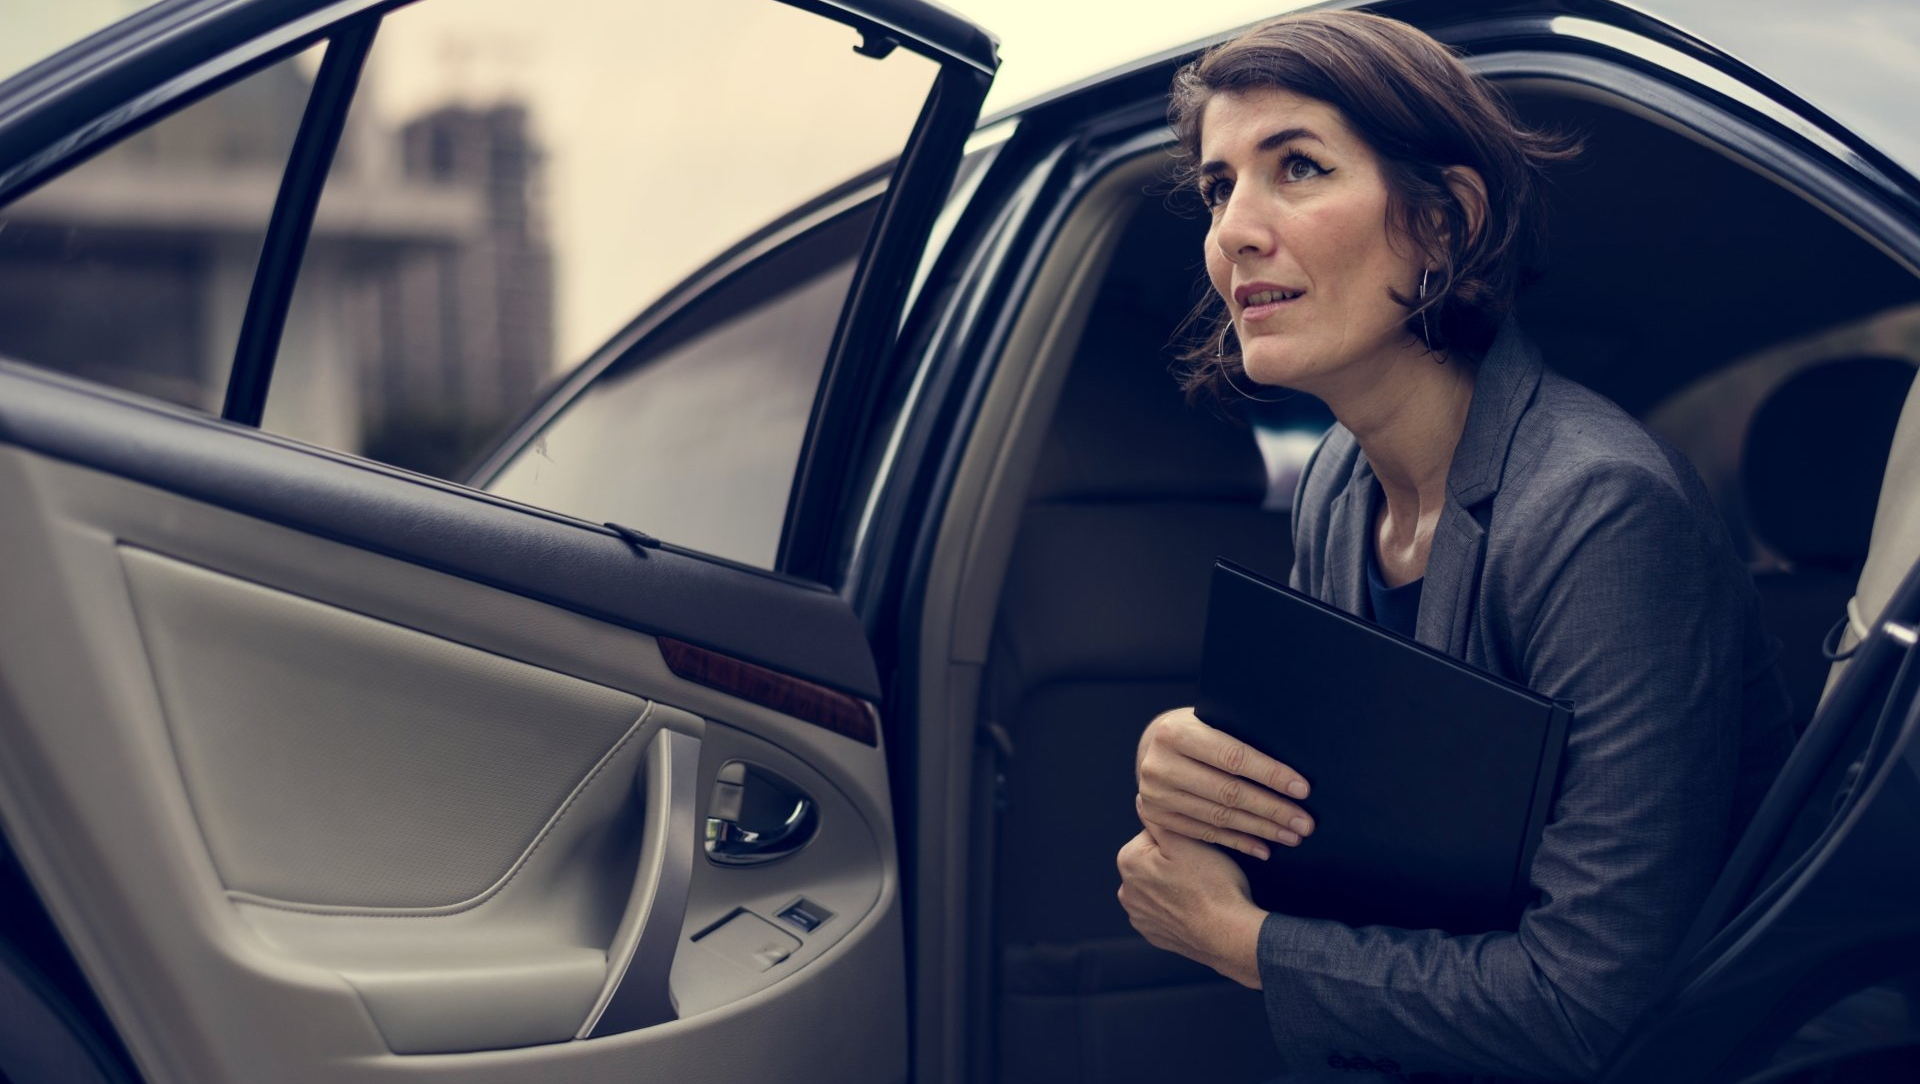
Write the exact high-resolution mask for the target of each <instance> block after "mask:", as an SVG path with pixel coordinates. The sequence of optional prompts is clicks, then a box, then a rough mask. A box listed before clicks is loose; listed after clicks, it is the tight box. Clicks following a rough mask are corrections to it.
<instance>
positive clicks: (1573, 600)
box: [1259, 463, 1746, 1080]
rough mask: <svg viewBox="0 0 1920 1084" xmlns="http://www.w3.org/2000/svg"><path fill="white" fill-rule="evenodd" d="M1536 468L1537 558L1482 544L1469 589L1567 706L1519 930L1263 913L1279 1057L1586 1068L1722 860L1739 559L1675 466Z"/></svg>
mask: <svg viewBox="0 0 1920 1084" xmlns="http://www.w3.org/2000/svg"><path fill="white" fill-rule="evenodd" d="M1541 481H1542V484H1541V485H1540V486H1537V487H1533V491H1534V492H1536V493H1538V494H1541V496H1540V498H1539V499H1538V500H1537V501H1535V502H1534V506H1533V507H1527V508H1525V509H1524V513H1523V515H1522V516H1521V517H1517V521H1518V522H1521V523H1524V524H1526V525H1527V526H1526V529H1525V534H1526V537H1525V538H1521V539H1518V540H1516V542H1515V547H1514V552H1515V553H1516V554H1526V553H1531V554H1533V555H1536V556H1535V557H1534V559H1530V560H1529V559H1517V560H1511V561H1505V562H1501V567H1502V569H1505V570H1511V571H1510V572H1508V571H1500V572H1497V573H1496V571H1495V569H1494V568H1493V564H1494V562H1493V559H1492V558H1493V553H1492V551H1491V550H1490V551H1489V565H1488V571H1487V574H1486V575H1487V580H1486V582H1485V583H1483V590H1482V594H1481V597H1482V599H1483V600H1485V602H1484V604H1485V605H1488V606H1498V607H1500V608H1501V609H1502V611H1503V612H1502V613H1501V614H1500V615H1499V616H1498V617H1497V618H1496V623H1497V624H1499V625H1501V627H1502V628H1503V629H1504V630H1505V632H1506V635H1507V636H1509V637H1510V638H1511V639H1510V640H1509V643H1508V644H1507V645H1506V646H1507V647H1508V649H1509V650H1511V651H1512V653H1513V655H1512V657H1515V658H1517V659H1518V661H1519V666H1520V669H1521V670H1522V671H1523V677H1524V680H1525V681H1526V682H1527V683H1528V684H1529V685H1531V686H1532V687H1533V688H1534V689H1535V690H1537V691H1539V692H1542V693H1545V694H1547V695H1550V696H1555V697H1564V698H1566V699H1568V700H1570V701H1572V703H1573V706H1574V718H1573V723H1572V726H1571V728H1570V730H1569V732H1568V741H1567V750H1566V754H1565V759H1564V761H1563V762H1562V770H1561V780H1560V786H1559V788H1558V791H1557V793H1556V798H1555V801H1554V804H1553V808H1552V809H1551V811H1550V813H1549V819H1548V823H1547V826H1546V829H1545V832H1544V834H1543V836H1542V840H1541V844H1540V847H1539V849H1538V851H1537V853H1536V856H1535V860H1534V864H1533V868H1532V883H1533V887H1534V889H1535V890H1536V891H1535V896H1534V901H1533V903H1532V904H1531V905H1530V906H1529V908H1528V909H1527V910H1526V912H1525V913H1524V915H1523V917H1522V918H1521V921H1520V924H1519V928H1518V930H1517V931H1516V932H1513V933H1505V932H1501V933H1488V934H1479V935H1473V936H1458V937H1455V936H1448V935H1446V934H1444V933H1441V932H1439V931H1435V930H1403V929H1390V928H1385V927H1365V928H1358V929H1355V928H1350V927H1347V926H1344V925H1341V924H1339V923H1336V922H1327V921H1320V920H1312V919H1301V918H1296V917H1291V916H1286V915H1270V916H1269V917H1268V918H1267V919H1266V922H1265V924H1264V926H1263V927H1262V930H1261V934H1260V946H1259V953H1260V976H1261V981H1262V986H1263V989H1264V996H1265V999H1266V1006H1267V1014H1268V1019H1269V1022H1270V1024H1271V1026H1272V1029H1273V1033H1274V1038H1275V1040H1276V1042H1277V1043H1278V1044H1279V1047H1280V1050H1281V1053H1282V1056H1283V1058H1284V1059H1285V1060H1286V1061H1287V1063H1288V1065H1289V1067H1290V1068H1295V1069H1305V1068H1310V1067H1314V1066H1319V1065H1324V1064H1326V1062H1327V1061H1328V1059H1330V1058H1342V1059H1347V1060H1348V1061H1349V1063H1351V1061H1352V1060H1353V1059H1355V1058H1361V1057H1364V1058H1366V1059H1368V1060H1370V1061H1371V1062H1373V1063H1374V1064H1375V1065H1377V1066H1379V1067H1381V1068H1397V1069H1399V1070H1404V1071H1450V1072H1473V1073H1484V1074H1493V1075H1498V1076H1509V1077H1522V1078H1526V1079H1535V1080H1583V1079H1588V1078H1590V1077H1592V1076H1593V1075H1595V1074H1596V1073H1597V1072H1598V1071H1599V1069H1600V1067H1601V1066H1602V1064H1603V1061H1604V1059H1605V1057H1606V1056H1607V1054H1608V1053H1609V1052H1610V1051H1611V1050H1612V1049H1613V1047H1614V1046H1615V1045H1616V1044H1617V1043H1618V1041H1619V1040H1620V1038H1621V1036H1622V1034H1623V1032H1624V1031H1625V1029H1626V1028H1627V1026H1628V1025H1629V1024H1630V1023H1631V1022H1632V1021H1633V1019H1634V1017H1635V1016H1636V1015H1637V1014H1638V1013H1639V1011H1640V1010H1641V1009H1642V1008H1644V1006H1645V1004H1646V1003H1647V1001H1648V1000H1649V999H1650V998H1651V997H1652V996H1653V994H1654V993H1655V992H1656V989H1657V985H1658V982H1659V980H1660V976H1661V973H1662V970H1663V968H1664V966H1665V964H1666V962H1667V959H1668V957H1669V956H1670V954H1671V953H1672V951H1673V949H1674V948H1675V946H1676V945H1677V943H1678V941H1679V938H1680V937H1681V935H1682V934H1683V933H1684V930H1685V927H1686V924H1687V923H1688V921H1689V920H1690V919H1691V917H1692V915H1693V913H1694V911H1695V910H1696V909H1697V907H1698V906H1699V903H1700V901H1701V900H1702V899H1703V898H1704V896H1705V894H1706V891H1707V889H1708V888H1709V887H1710V885H1711V882H1712V878H1713V876H1714V875H1715V872H1716V871H1717V870H1718V869H1719V866H1720V862H1721V860H1722V859H1723V857H1724V854H1725V846H1726V839H1725V837H1726V832H1727V819H1728V810H1729V808H1730V804H1731V801H1732V790H1733V779H1734V772H1735V766H1736V760H1737V753H1736V750H1737V748H1738V737H1739V726H1740V721H1739V704H1740V702H1741V666H1740V657H1739V650H1740V647H1739V645H1740V644H1741V643H1742V640H1743V637H1742V633H1743V631H1744V622H1745V620H1746V618H1745V607H1744V604H1743V598H1744V596H1743V593H1742V592H1741V590H1740V588H1739V583H1738V580H1737V579H1736V578H1735V575H1734V574H1735V573H1741V572H1743V571H1744V570H1741V569H1739V567H1738V565H1737V564H1736V563H1735V562H1734V561H1733V560H1732V558H1731V555H1730V554H1729V553H1728V552H1727V551H1726V549H1725V547H1724V544H1723V543H1722V542H1721V541H1720V540H1719V539H1718V538H1717V537H1715V536H1714V535H1713V533H1712V531H1711V529H1710V528H1709V527H1708V526H1707V525H1706V524H1705V523H1703V522H1702V519H1701V512H1700V510H1699V508H1698V506H1697V505H1696V504H1695V503H1694V502H1693V501H1691V500H1689V498H1688V494H1687V492H1686V491H1685V489H1684V485H1683V484H1682V483H1679V482H1678V481H1677V480H1676V479H1674V478H1673V477H1671V476H1662V475H1661V474H1658V473H1656V472H1654V471H1652V470H1649V469H1647V468H1646V467H1644V466H1640V465H1637V464H1631V463H1627V464H1605V463H1603V464H1599V465H1593V464H1588V465H1585V466H1581V467H1577V468H1572V469H1568V470H1565V471H1562V472H1560V473H1559V476H1557V477H1552V478H1543V479H1542V480H1541ZM1462 784H1463V785H1471V781H1469V780H1463V781H1462ZM1435 815H1437V816H1444V815H1445V810H1436V811H1435ZM1307 846H1312V841H1311V840H1309V841H1308V842H1307Z"/></svg>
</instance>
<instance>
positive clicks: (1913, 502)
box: [1827, 381, 1920, 690]
mask: <svg viewBox="0 0 1920 1084" xmlns="http://www.w3.org/2000/svg"><path fill="white" fill-rule="evenodd" d="M1916 561H1920V381H1915V382H1914V384H1913V385H1912V387H1911V388H1910V389H1909V390H1908V392H1907V397H1906V403H1905V405H1904V406H1903V407H1902V408H1901V411H1900V421H1899V424H1898V425H1897V426H1896V427H1895V429H1894V434H1893V446H1892V448H1891V449H1889V450H1888V452H1887V459H1886V468H1885V470H1884V472H1883V474H1882V477H1881V481H1880V500H1879V504H1878V507H1877V508H1876V509H1875V510H1874V514H1873V533H1872V536H1871V540H1870V541H1869V542H1868V543H1867V559H1866V564H1865V565H1864V566H1863V567H1862V568H1861V570H1860V578H1859V581H1858V583H1857V584H1856V586H1855V588H1854V592H1853V598H1851V599H1850V600H1848V602H1847V606H1846V614H1847V629H1846V633H1845V636H1844V637H1843V638H1842V640H1841V643H1840V646H1841V649H1842V651H1848V650H1851V649H1852V648H1853V647H1854V645H1856V644H1858V643H1859V642H1860V641H1861V640H1862V639H1864V638H1865V637H1866V635H1867V632H1868V631H1869V630H1870V629H1872V628H1873V625H1874V623H1875V622H1877V621H1878V620H1879V619H1880V613H1881V611H1883V610H1885V609H1886V608H1887V603H1888V602H1890V601H1892V599H1893V593H1894V591H1895V590H1896V589H1898V588H1899V586H1900V581H1901V580H1902V579H1904V578H1906V575H1907V572H1908V570H1909V569H1911V568H1912V567H1913V566H1914V564H1915V562H1916ZM1846 666H1847V664H1846V663H1845V662H1844V661H1843V662H1837V663H1835V664H1834V665H1833V670H1832V673H1831V675H1830V676H1829V677H1828V680H1827V689H1828V690H1831V689H1832V688H1833V686H1834V683H1835V682H1837V681H1838V680H1839V679H1840V674H1841V673H1842V672H1843V671H1844V670H1845V669H1846Z"/></svg>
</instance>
